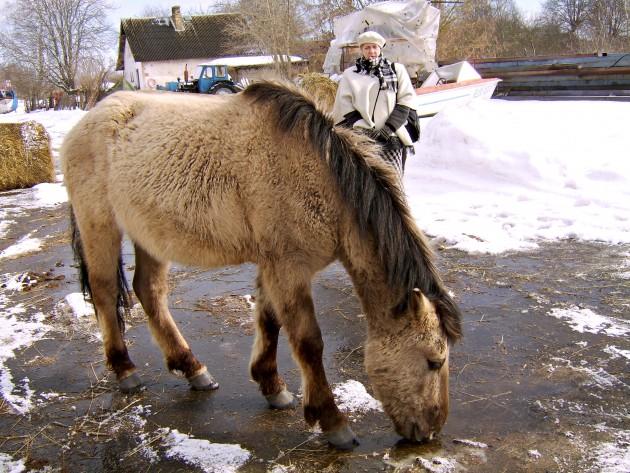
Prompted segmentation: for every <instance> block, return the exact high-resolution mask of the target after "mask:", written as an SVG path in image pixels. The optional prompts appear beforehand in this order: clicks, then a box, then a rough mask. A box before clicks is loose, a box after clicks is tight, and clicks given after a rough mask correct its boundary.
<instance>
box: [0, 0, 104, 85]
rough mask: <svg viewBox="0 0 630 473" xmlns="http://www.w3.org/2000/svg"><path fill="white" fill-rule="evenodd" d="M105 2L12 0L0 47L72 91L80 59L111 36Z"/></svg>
mask: <svg viewBox="0 0 630 473" xmlns="http://www.w3.org/2000/svg"><path fill="white" fill-rule="evenodd" d="M108 8H109V5H107V4H106V3H105V0H15V1H14V2H13V3H12V4H10V5H9V7H8V8H6V9H5V11H8V12H9V13H8V14H7V17H6V21H7V26H8V31H7V32H5V33H1V34H0V48H2V49H3V50H4V53H5V55H6V56H7V57H8V58H9V59H10V60H11V62H14V63H16V64H20V66H21V67H22V68H27V69H29V70H30V71H31V72H32V73H33V74H35V75H36V78H37V79H38V80H41V81H47V82H49V83H51V84H53V85H54V86H55V87H57V88H59V89H61V90H63V91H64V92H66V93H73V92H74V91H75V90H76V86H77V75H78V73H79V68H80V66H81V64H82V63H83V62H84V61H86V60H87V59H88V58H95V57H98V54H99V52H100V51H102V50H103V49H104V48H105V46H106V45H107V44H108V42H111V41H112V40H113V36H112V35H113V33H114V32H113V30H112V29H111V28H110V27H109V25H108V24H107V23H106V10H107V9H108ZM24 12H28V14H25V13H24ZM110 44H111V43H110Z"/></svg>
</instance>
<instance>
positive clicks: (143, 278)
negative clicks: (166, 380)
mask: <svg viewBox="0 0 630 473" xmlns="http://www.w3.org/2000/svg"><path fill="white" fill-rule="evenodd" d="M135 249H136V271H135V274H134V277H133V289H134V291H135V293H136V295H137V296H138V299H140V303H141V304H142V307H143V309H144V311H145V313H146V314H147V316H148V318H149V328H150V329H151V333H152V334H153V338H155V340H156V341H157V343H158V345H159V346H160V349H161V350H162V353H163V354H164V358H165V359H166V366H167V367H168V369H169V370H170V371H171V372H180V373H183V374H184V375H185V376H186V378H187V379H188V382H189V383H190V387H191V388H193V389H197V390H212V389H217V388H218V387H219V384H218V383H217V382H216V381H215V380H214V379H213V378H212V376H211V375H210V373H208V370H207V369H206V367H205V366H204V365H202V364H201V363H200V362H199V361H198V360H197V358H196V357H195V355H193V353H192V351H191V350H190V347H189V346H188V343H186V340H185V339H184V337H183V336H182V334H181V333H180V332H179V330H178V329H177V325H175V321H174V320H173V317H172V316H171V313H170V311H169V310H168V304H167V295H168V282H167V276H168V264H167V263H163V262H161V261H158V260H156V259H155V258H153V257H152V256H151V255H149V254H148V253H147V252H146V251H145V250H144V249H143V248H142V247H140V246H139V245H137V244H136V245H135Z"/></svg>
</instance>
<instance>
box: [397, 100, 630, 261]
mask: <svg viewBox="0 0 630 473" xmlns="http://www.w3.org/2000/svg"><path fill="white" fill-rule="evenodd" d="M628 119H630V107H628V105H627V104H626V103H621V102H590V101H575V102H552V101H533V100H532V101H519V102H512V101H502V100H476V101H472V102H470V103H469V104H467V105H465V106H462V107H458V108H450V109H446V110H444V111H442V112H441V113H439V114H438V115H436V116H435V117H434V118H433V119H431V121H430V122H429V123H428V125H427V126H426V127H425V128H424V129H423V130H422V136H421V138H420V142H419V143H417V144H416V147H415V148H416V154H415V155H411V156H409V157H408V160H407V167H406V171H405V178H404V186H405V190H406V192H407V195H408V198H409V202H410V204H411V208H412V212H413V214H414V216H415V218H416V219H417V221H418V223H419V225H420V227H421V228H422V229H423V230H425V231H426V232H427V233H428V234H430V235H433V236H436V237H441V238H442V239H445V241H446V243H447V245H448V246H452V247H455V248H459V249H462V250H465V251H470V252H487V253H500V252H503V251H508V250H527V249H530V248H535V247H536V246H537V245H538V243H539V242H540V241H543V240H558V239H566V238H578V239H582V240H593V241H603V242H608V243H629V242H630V160H628V159H625V155H624V152H625V149H627V131H626V129H625V125H624V124H625V123H627V122H628Z"/></svg>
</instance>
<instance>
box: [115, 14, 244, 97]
mask: <svg viewBox="0 0 630 473" xmlns="http://www.w3.org/2000/svg"><path fill="white" fill-rule="evenodd" d="M240 21H241V17H240V15H238V14H234V13H224V14H213V15H194V16H182V14H181V11H180V8H179V7H178V6H174V7H172V14H171V16H168V17H158V18H155V17H153V18H124V19H122V20H121V22H120V36H119V41H118V60H117V64H116V70H119V71H123V74H124V77H125V80H126V81H127V82H129V83H130V84H132V85H133V86H134V87H135V88H136V89H155V88H156V86H157V85H158V84H164V83H166V82H168V81H172V80H174V79H176V78H177V77H181V78H183V76H184V68H185V67H187V68H188V70H189V71H192V70H194V68H195V67H196V66H197V65H198V64H201V63H207V62H208V61H211V60H213V59H217V58H221V57H226V56H234V55H237V54H243V53H244V52H245V47H244V46H243V45H239V44H237V43H236V42H235V41H233V40H232V39H231V38H230V34H229V31H230V29H231V28H232V27H233V25H235V24H238V22H240Z"/></svg>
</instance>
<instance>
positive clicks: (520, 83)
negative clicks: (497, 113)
mask: <svg viewBox="0 0 630 473" xmlns="http://www.w3.org/2000/svg"><path fill="white" fill-rule="evenodd" d="M469 62H470V63H471V64H472V65H473V66H474V67H475V69H477V71H478V72H479V74H481V76H482V77H484V78H489V77H498V78H500V79H502V82H500V83H499V86H498V88H497V94H498V95H512V96H518V95H523V96H545V95H548V96H594V97H606V96H614V97H630V53H611V54H607V53H599V54H593V55H587V54H580V55H575V56H535V57H524V58H497V59H473V60H470V61H469Z"/></svg>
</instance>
